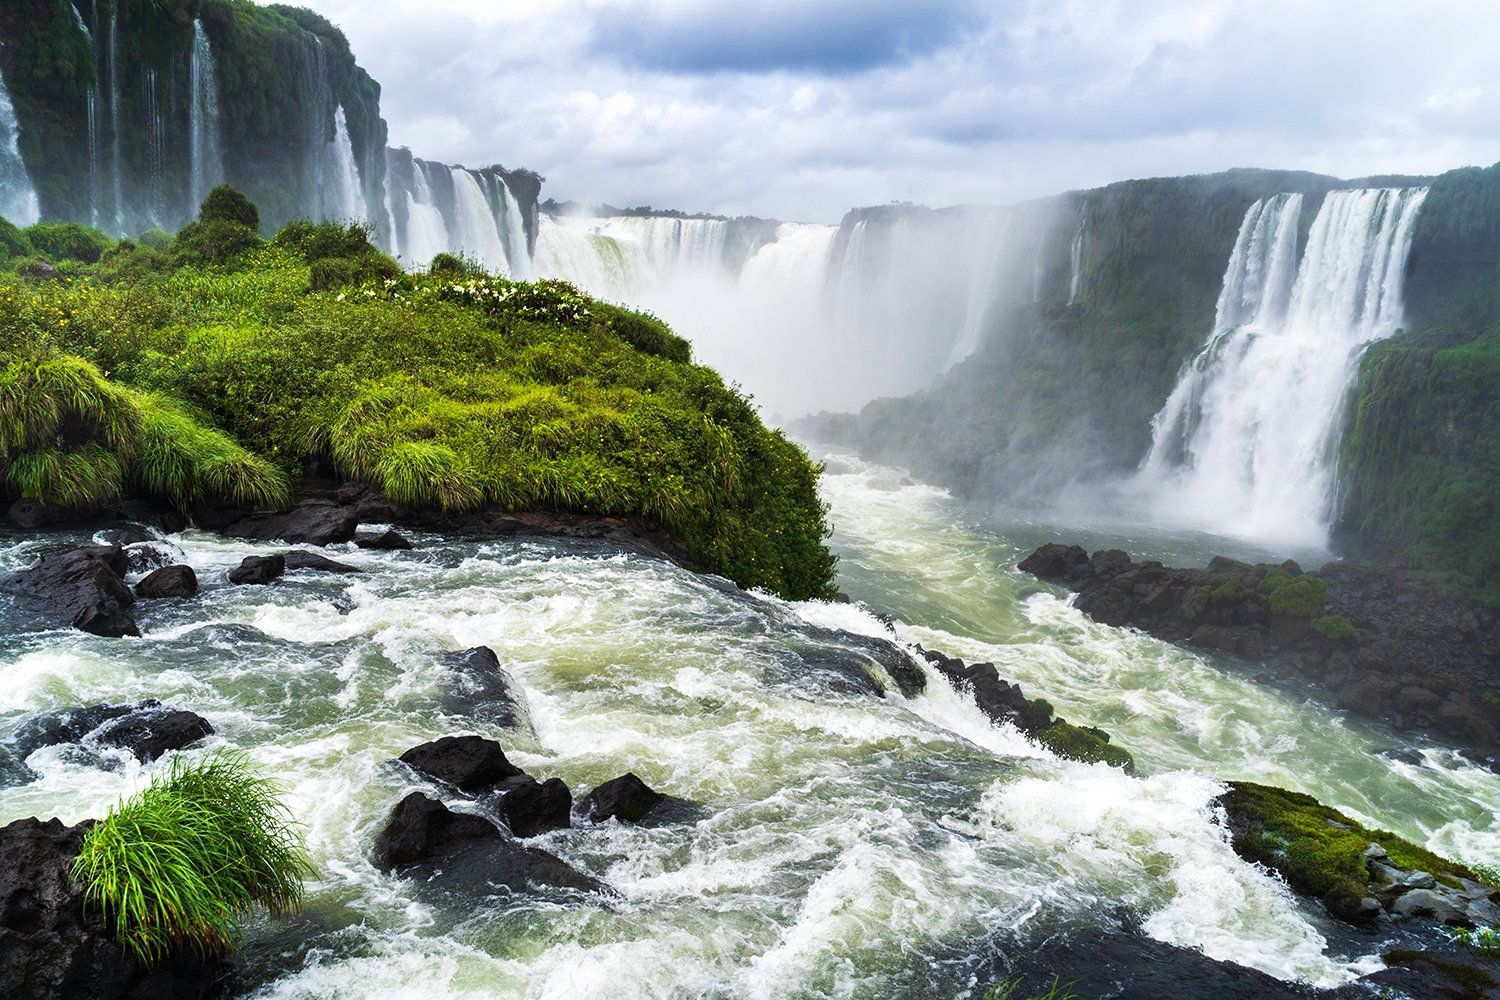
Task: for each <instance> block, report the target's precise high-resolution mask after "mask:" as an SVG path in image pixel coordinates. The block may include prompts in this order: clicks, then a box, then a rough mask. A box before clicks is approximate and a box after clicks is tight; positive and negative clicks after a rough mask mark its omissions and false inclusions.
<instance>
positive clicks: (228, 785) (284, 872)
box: [72, 751, 312, 965]
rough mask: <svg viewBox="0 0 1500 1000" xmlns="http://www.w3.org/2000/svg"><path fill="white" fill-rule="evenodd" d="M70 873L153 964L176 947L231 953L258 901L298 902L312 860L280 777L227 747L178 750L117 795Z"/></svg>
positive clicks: (281, 906) (281, 908)
mask: <svg viewBox="0 0 1500 1000" xmlns="http://www.w3.org/2000/svg"><path fill="white" fill-rule="evenodd" d="M72 874H73V878H74V880H75V881H76V882H77V883H78V884H79V885H80V886H81V887H82V889H83V891H84V895H85V898H86V899H87V900H88V901H89V903H90V904H91V905H93V906H96V907H98V908H99V909H100V910H101V911H102V913H103V915H104V920H105V924H106V926H107V927H108V928H109V929H110V931H111V933H112V934H113V936H114V938H115V940H116V941H117V942H119V944H120V946H121V947H122V948H124V949H125V950H126V951H127V952H129V953H130V954H132V955H134V956H135V957H136V958H137V959H138V960H139V961H141V962H142V963H144V964H146V965H151V964H153V963H155V962H157V961H159V960H161V959H162V958H165V957H166V956H167V955H168V954H169V953H171V952H173V951H174V950H180V951H187V952H194V953H198V954H202V955H223V954H226V953H228V952H229V951H230V950H231V949H232V948H233V947H234V941H235V937H236V933H237V930H238V923H239V921H240V920H242V919H243V918H244V917H245V916H247V915H248V914H250V913H251V912H252V911H253V910H255V909H256V908H258V907H259V908H264V909H265V910H267V911H268V912H269V913H270V914H271V915H272V916H276V915H279V914H282V913H289V912H295V911H296V910H297V909H299V908H300V906H301V904H302V880H303V879H304V878H306V877H308V876H310V875H311V874H312V866H311V863H310V862H309V861H308V858H307V855H306V852H305V851H304V849H303V847H302V844H301V841H300V839H299V837H298V836H297V833H296V831H295V829H294V828H293V826H292V823H291V817H290V815H289V814H288V813H287V811H286V808H285V807H284V806H283V805H282V804H281V802H280V800H279V799H278V798H277V795H276V791H275V789H274V788H273V787H272V786H271V784H270V783H269V782H268V781H267V780H266V779H265V778H264V777H262V776H261V775H260V773H259V772H257V771H256V770H255V768H254V767H252V766H251V765H250V763H249V761H248V759H247V758H245V757H244V756H243V755H242V754H239V753H236V752H233V751H222V752H220V753H217V754H215V755H213V756H210V757H207V758H203V759H200V760H197V761H193V762H189V761H188V760H187V759H186V758H177V759H176V760H174V761H173V762H172V765H171V767H170V768H168V769H167V770H166V771H163V772H159V773H158V774H157V776H156V777H155V778H153V779H152V782H151V784H150V785H148V786H147V787H146V788H145V789H143V790H142V791H140V792H138V793H136V794H135V795H133V796H132V797H130V798H128V799H126V800H124V801H123V802H121V803H119V804H118V805H115V806H113V807H111V809H110V811H109V814H108V815H107V816H105V818H104V819H103V820H101V821H99V822H98V823H97V824H95V825H94V826H93V827H92V828H91V829H90V830H89V832H88V834H87V835H86V836H85V837H84V840H83V844H82V847H81V848H80V850H79V853H78V857H77V858H76V859H75V860H74V862H73V868H72Z"/></svg>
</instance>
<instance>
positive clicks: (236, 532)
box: [199, 498, 360, 545]
mask: <svg viewBox="0 0 1500 1000" xmlns="http://www.w3.org/2000/svg"><path fill="white" fill-rule="evenodd" d="M199 520H200V521H201V522H202V523H204V524H205V525H206V526H208V527H210V528H212V529H214V530H216V531H218V532H219V534H221V535H225V536H227V537H229V538H247V539H250V540H252V541H259V542H272V541H283V542H291V543H292V544H294V545H297V544H301V545H334V544H336V543H339V542H351V541H353V540H354V533H355V531H356V530H357V529H358V528H359V522H360V511H359V508H358V507H355V506H349V505H345V504H341V503H339V502H338V501H336V500H329V499H323V498H309V499H306V500H303V501H301V502H300V503H298V504H297V505H296V506H295V507H292V508H291V509H289V510H284V511H280V512H278V513H274V514H255V513H246V512H244V511H200V512H199Z"/></svg>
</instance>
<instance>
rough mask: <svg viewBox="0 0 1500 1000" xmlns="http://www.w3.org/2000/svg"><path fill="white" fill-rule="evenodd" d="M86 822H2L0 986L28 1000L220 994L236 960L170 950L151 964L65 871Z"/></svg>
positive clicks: (144, 998) (111, 999)
mask: <svg viewBox="0 0 1500 1000" xmlns="http://www.w3.org/2000/svg"><path fill="white" fill-rule="evenodd" d="M88 827H89V824H87V823H85V824H82V825H79V826H71V827H70V826H64V825H63V824H62V823H61V822H60V821H58V820H55V819H53V820H48V821H46V822H42V821H41V820H37V819H22V820H17V821H16V822H14V823H11V824H10V825H9V826H5V827H0V985H3V988H4V989H3V992H4V994H5V996H7V997H17V998H22V997H24V998H28V1000H115V998H131V1000H148V998H150V1000H156V998H160V1000H167V998H173V1000H176V998H184V1000H192V998H200V997H210V996H222V995H224V994H226V993H227V992H228V989H229V986H230V985H231V982H230V981H231V978H232V967H231V966H230V965H229V964H228V963H226V962H222V961H219V960H216V959H203V958H199V957H197V956H193V955H173V956H170V957H168V958H167V959H165V960H164V961H163V962H161V963H160V964H158V965H157V966H156V967H154V968H153V969H150V970H147V969H145V968H143V967H142V966H141V965H140V964H139V963H137V962H136V961H135V960H134V959H132V958H130V957H129V956H127V955H126V954H125V953H124V952H122V951H121V950H120V948H119V946H118V945H116V944H115V943H114V941H113V939H112V938H110V936H109V935H108V933H107V932H106V931H105V927H104V923H103V920H102V919H101V917H100V916H99V914H98V913H97V912H96V911H94V910H93V908H91V907H89V906H87V905H85V902H84V899H83V895H82V893H81V892H80V890H79V889H78V888H77V887H76V886H75V885H74V884H73V882H72V879H71V878H70V877H69V875H68V868H69V866H70V865H71V864H72V862H73V859H74V858H75V857H76V856H77V854H78V849H79V846H80V845H81V844H82V842H83V837H84V835H85V834H86V833H87V831H88Z"/></svg>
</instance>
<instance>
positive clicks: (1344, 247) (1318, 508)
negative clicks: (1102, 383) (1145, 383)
mask: <svg viewBox="0 0 1500 1000" xmlns="http://www.w3.org/2000/svg"><path fill="white" fill-rule="evenodd" d="M1426 196H1427V189H1426V188H1372V189H1363V190H1355V191H1335V192H1332V193H1330V194H1329V195H1327V197H1326V198H1325V199H1324V201H1323V206H1322V208H1321V209H1320V210H1319V212H1318V215H1317V218H1316V219H1315V220H1314V222H1313V224H1312V229H1311V230H1310V232H1309V234H1308V240H1307V248H1306V250H1305V251H1304V252H1303V255H1302V261H1301V264H1300V266H1298V267H1297V269H1296V271H1295V278H1293V273H1294V272H1293V262H1294V260H1295V257H1296V243H1297V231H1298V224H1299V219H1300V216H1301V211H1302V197H1301V196H1300V195H1281V196H1278V197H1276V198H1272V199H1268V200H1265V201H1259V202H1256V203H1255V204H1254V205H1252V206H1251V208H1250V210H1249V211H1248V212H1247V213H1246V215H1245V219H1244V222H1243V224H1242V225H1241V227H1240V232H1239V236H1238V238H1237V240H1236V242H1235V247H1234V251H1233V253H1232V254H1231V256H1230V261H1229V267H1228V269H1227V271H1226V272H1225V276H1224V285H1223V289H1222V291H1221V293H1220V297H1219V304H1218V314H1217V317H1216V319H1215V323H1214V328H1213V330H1212V331H1211V333H1210V335H1209V338H1208V341H1207V343H1206V344H1205V346H1204V348H1203V350H1202V352H1201V353H1200V354H1199V355H1198V356H1197V357H1196V358H1195V359H1193V361H1192V362H1191V363H1190V364H1189V365H1188V366H1187V367H1186V368H1185V369H1184V371H1183V374H1182V376H1181V378H1180V379H1179V381H1178V384H1177V386H1176V388H1175V389H1174V390H1173V392H1172V395H1171V396H1170V398H1169V399H1168V401H1167V403H1166V405H1165V406H1164V407H1163V409H1162V410H1161V412H1160V413H1159V414H1158V415H1157V417H1156V419H1155V421H1154V424H1153V429H1154V437H1153V443H1152V448H1151V452H1150V454H1149V455H1148V457H1147V459H1146V461H1145V462H1144V464H1143V466H1142V470H1141V473H1140V475H1139V477H1138V483H1139V485H1141V486H1142V487H1143V488H1144V489H1145V490H1146V492H1147V493H1148V494H1149V495H1150V496H1151V497H1152V498H1153V500H1152V503H1153V506H1154V507H1156V508H1157V509H1159V510H1161V511H1163V512H1164V513H1165V514H1166V515H1167V516H1169V517H1171V518H1180V519H1182V520H1183V521H1185V522H1188V523H1192V524H1195V525H1197V526H1201V527H1206V528H1209V529H1212V530H1215V531H1220V532H1224V533H1227V534H1232V535H1237V536H1240V537H1245V538H1253V539H1257V540H1261V541H1265V542H1271V543H1277V544H1282V545H1298V546H1308V547H1321V546H1324V545H1326V543H1327V539H1328V527H1329V523H1330V521H1331V519H1332V517H1333V515H1334V513H1335V510H1334V500H1335V489H1336V476H1335V459H1336V452H1337V445H1338V434H1339V428H1340V424H1341V418H1342V411H1343V405H1344V400H1345V397H1346V396H1347V394H1348V390H1349V386H1350V383H1351V381H1352V380H1353V378H1354V375H1355V372H1356V369H1357V366H1358V363H1359V358H1360V356H1361V354H1362V353H1363V351H1364V349H1365V348H1366V347H1367V346H1368V345H1369V344H1371V343H1373V342H1375V341H1378V340H1382V339H1384V338H1387V337H1389V336H1391V335H1392V334H1394V333H1395V332H1396V330H1397V328H1398V327H1399V326H1400V324H1401V313H1402V285H1403V279H1404V274H1405V268H1406V257H1407V252H1408V250H1409V249H1410V246H1411V234H1412V226H1413V224H1414V223H1415V221H1416V217H1417V213H1418V211H1419V210H1420V209H1421V207H1422V201H1423V199H1424V198H1426Z"/></svg>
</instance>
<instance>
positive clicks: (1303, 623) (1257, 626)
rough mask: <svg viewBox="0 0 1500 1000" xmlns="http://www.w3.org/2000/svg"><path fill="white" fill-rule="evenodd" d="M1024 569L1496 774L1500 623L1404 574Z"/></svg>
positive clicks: (1064, 554)
mask: <svg viewBox="0 0 1500 1000" xmlns="http://www.w3.org/2000/svg"><path fill="white" fill-rule="evenodd" d="M1020 568H1021V569H1022V570H1024V571H1026V572H1028V573H1033V574H1035V575H1036V576H1039V577H1041V578H1042V579H1044V580H1049V581H1052V582H1055V583H1061V584H1064V585H1066V586H1068V587H1070V588H1072V589H1073V590H1076V591H1078V607H1079V609H1080V610H1082V611H1084V612H1085V613H1086V614H1088V615H1089V616H1090V617H1092V618H1094V619H1096V620H1098V621H1101V622H1104V623H1105V624H1108V625H1130V626H1134V627H1136V628H1139V629H1142V630H1143V631H1146V632H1149V633H1151V634H1152V635H1155V636H1159V637H1161V638H1163V639H1167V640H1170V641H1173V642H1183V643H1186V644H1187V645H1191V646H1197V647H1199V648H1203V649H1211V650H1215V651H1219V652H1223V653H1229V654H1232V655H1235V656H1238V657H1241V658H1243V659H1246V660H1249V661H1252V662H1255V663H1264V664H1265V665H1266V667H1267V668H1268V669H1269V670H1270V671H1271V672H1273V673H1274V674H1280V675H1282V676H1284V677H1287V678H1295V679H1299V680H1302V681H1306V682H1310V683H1312V684H1314V685H1317V686H1319V687H1322V688H1323V689H1325V690H1326V691H1328V692H1329V694H1330V695H1331V696H1332V697H1333V700H1334V701H1335V702H1336V703H1337V704H1338V705H1339V706H1340V707H1341V708H1345V709H1348V710H1349V711H1352V712H1356V713H1358V714H1360V715H1363V716H1366V717H1370V718H1377V719H1383V720H1385V721H1388V722H1390V723H1392V724H1393V725H1395V726H1396V727H1398V728H1401V729H1406V730H1416V731H1424V732H1428V733H1431V734H1432V735H1434V736H1437V737H1439V738H1441V739H1446V740H1452V741H1455V742H1457V743H1459V744H1460V745H1461V746H1463V747H1465V748H1466V749H1467V750H1468V751H1469V752H1470V753H1471V754H1472V755H1474V756H1475V758H1476V759H1478V760H1480V761H1483V762H1485V763H1488V764H1490V765H1491V766H1495V764H1496V759H1497V755H1500V677H1497V676H1496V673H1495V669H1494V665H1495V664H1496V663H1497V662H1500V615H1497V614H1496V613H1495V612H1494V611H1493V609H1491V608H1489V607H1486V606H1484V605H1480V604H1474V603H1470V602H1466V601H1463V600H1460V599H1458V598H1454V597H1450V596H1444V595H1442V594H1439V593H1437V592H1435V591H1433V590H1432V588H1431V587H1429V586H1425V585H1423V584H1421V583H1419V582H1417V581H1414V580H1412V579H1411V578H1410V577H1408V576H1407V575H1406V574H1404V573H1402V572H1400V571H1397V570H1388V569H1376V568H1368V567H1355V566H1345V565H1340V564H1330V565H1328V566H1325V567H1324V568H1323V569H1322V570H1320V571H1319V572H1318V573H1317V574H1305V573H1303V572H1302V570H1301V569H1300V568H1299V567H1298V566H1297V565H1296V564H1295V563H1290V562H1289V563H1284V564H1282V565H1280V566H1267V565H1260V566H1251V565H1248V564H1246V563H1241V562H1236V561H1234V560H1232V559H1225V558H1222V557H1219V558H1216V559H1214V560H1213V561H1212V562H1210V563H1209V564H1208V566H1207V567H1206V568H1204V569H1174V568H1170V567H1167V566H1163V565H1162V564H1161V563H1159V562H1142V563H1137V562H1134V561H1132V560H1131V558H1130V557H1129V556H1128V555H1126V554H1125V553H1124V552H1121V551H1119V550H1117V549H1116V550H1109V551H1104V552H1095V553H1094V554H1093V555H1090V554H1089V553H1087V552H1085V551H1084V550H1083V549H1082V548H1080V547H1078V546H1076V545H1075V546H1065V545H1057V544H1053V545H1044V546H1042V547H1041V548H1039V549H1037V550H1036V551H1035V552H1033V553H1032V554H1031V555H1030V556H1028V557H1027V558H1026V559H1025V560H1024V561H1023V562H1022V563H1021V564H1020Z"/></svg>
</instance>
